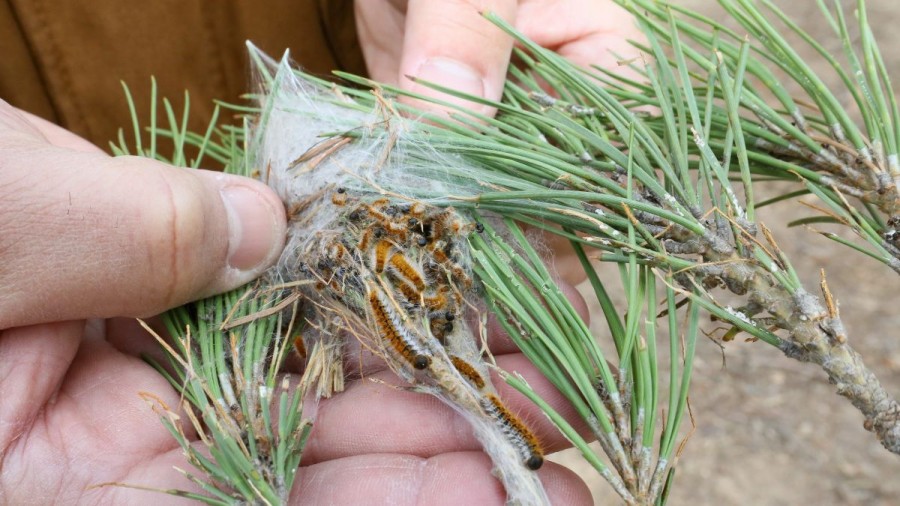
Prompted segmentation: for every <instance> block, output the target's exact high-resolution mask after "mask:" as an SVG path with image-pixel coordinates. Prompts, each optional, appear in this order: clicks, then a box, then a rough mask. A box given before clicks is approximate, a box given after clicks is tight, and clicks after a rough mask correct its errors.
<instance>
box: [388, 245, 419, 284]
mask: <svg viewBox="0 0 900 506" xmlns="http://www.w3.org/2000/svg"><path fill="white" fill-rule="evenodd" d="M390 264H391V267H393V268H395V269H397V272H398V273H399V274H400V275H401V276H402V277H404V278H406V280H407V281H409V282H410V283H412V284H413V286H415V287H416V289H417V290H419V291H420V292H422V291H425V280H424V279H423V278H422V275H421V274H419V271H418V270H416V268H415V267H413V266H412V264H410V263H409V260H407V259H406V257H405V256H403V254H402V253H394V254H393V255H391V259H390Z"/></svg>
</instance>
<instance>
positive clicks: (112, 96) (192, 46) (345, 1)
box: [0, 0, 365, 148]
mask: <svg viewBox="0 0 900 506" xmlns="http://www.w3.org/2000/svg"><path fill="white" fill-rule="evenodd" d="M260 9H262V10H260ZM354 23H355V22H354V17H353V2H352V0H337V1H334V0H332V1H329V0H269V1H266V2H254V1H251V0H214V1H209V0H207V1H204V0H153V1H150V2H128V1H122V0H0V54H2V55H3V56H2V59H3V63H2V64H0V98H3V99H4V100H6V101H8V102H10V103H12V104H13V105H15V106H17V107H20V108H22V109H25V110H27V111H30V112H33V113H35V114H37V115H39V116H42V117H44V118H47V119H49V120H51V121H54V122H56V123H58V124H60V125H62V126H64V127H66V128H68V129H70V130H72V131H74V132H75V133H77V134H79V135H81V136H83V137H85V138H87V139H88V140H90V141H92V142H94V143H95V144H97V145H99V146H101V147H104V148H105V147H107V146H108V143H109V141H110V140H113V139H115V137H116V135H117V132H118V129H119V128H122V127H126V128H128V126H129V125H130V124H131V122H130V115H129V112H128V107H127V104H126V101H125V99H124V94H123V91H122V85H121V83H122V82H125V83H126V84H127V85H128V87H129V88H130V89H131V93H132V95H133V96H134V99H135V103H136V105H137V108H138V113H139V115H140V116H141V117H143V118H144V119H146V118H147V117H148V113H149V107H150V78H151V76H155V77H156V80H157V83H158V86H159V96H160V97H167V98H169V99H170V100H171V101H172V102H173V105H174V106H175V110H176V111H181V107H182V104H183V100H182V97H183V95H184V90H187V91H188V92H189V93H190V98H191V111H192V113H191V118H192V123H191V124H190V128H192V129H193V130H195V131H196V130H200V129H203V128H204V127H205V126H206V125H205V122H206V120H207V119H208V118H209V116H210V115H211V113H212V107H213V105H212V100H213V99H221V100H225V101H230V102H235V101H237V100H238V99H239V97H240V95H241V94H242V93H244V92H246V91H248V85H249V78H248V70H247V69H248V63H247V52H246V48H245V46H244V41H245V40H248V39H249V40H252V41H253V42H254V43H255V44H256V45H257V46H259V47H260V48H261V49H263V50H264V51H266V52H267V53H269V54H271V55H273V56H275V57H279V56H280V55H281V54H282V53H283V52H284V50H285V49H287V48H290V50H291V54H292V56H293V58H294V60H295V61H297V62H298V63H300V64H301V65H302V66H303V67H304V68H306V69H307V70H308V71H310V72H313V73H316V74H321V75H326V74H327V73H328V72H330V71H331V70H334V69H341V70H346V71H349V72H354V73H363V72H365V65H364V63H363V59H362V54H361V52H360V49H359V45H358V43H357V39H356V29H355V24H354ZM126 131H128V130H126Z"/></svg>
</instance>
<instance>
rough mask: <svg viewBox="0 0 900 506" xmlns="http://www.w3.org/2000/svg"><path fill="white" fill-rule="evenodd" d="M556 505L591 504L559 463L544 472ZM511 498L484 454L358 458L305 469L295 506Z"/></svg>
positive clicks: (582, 488) (451, 502)
mask: <svg viewBox="0 0 900 506" xmlns="http://www.w3.org/2000/svg"><path fill="white" fill-rule="evenodd" d="M540 476H541V482H543V484H544V487H545V489H546V490H547V495H548V496H549V498H550V503H551V504H571V505H582V504H583V505H587V504H591V494H590V491H589V490H588V488H587V486H586V485H585V484H584V482H583V481H581V479H580V478H578V476H577V475H576V474H575V473H573V472H572V471H570V470H568V469H566V468H564V467H562V466H560V465H558V464H554V463H548V464H547V465H545V466H544V467H543V468H541V470H540ZM505 503H506V492H505V491H504V490H503V487H502V486H501V485H500V482H499V481H497V480H496V479H495V478H494V477H493V476H492V475H491V462H490V460H489V459H488V458H487V457H486V456H484V455H483V454H480V453H475V452H458V453H448V454H443V455H437V456H435V457H431V458H429V459H422V458H418V457H414V456H410V455H397V454H386V455H384V454H382V455H358V456H352V457H347V458H344V459H340V460H336V461H329V462H324V463H321V464H316V465H312V466H308V467H301V468H300V473H299V474H298V478H297V481H296V483H295V484H294V488H293V490H292V491H291V504H335V505H338V504H391V505H398V506H403V505H418V504H430V505H436V506H437V505H445V504H446V505H456V504H479V505H491V504H497V505H502V504H505Z"/></svg>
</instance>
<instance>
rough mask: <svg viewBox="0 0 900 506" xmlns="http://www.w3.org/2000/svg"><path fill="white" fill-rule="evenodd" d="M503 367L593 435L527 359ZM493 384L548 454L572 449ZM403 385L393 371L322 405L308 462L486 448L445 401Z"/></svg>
mask: <svg viewBox="0 0 900 506" xmlns="http://www.w3.org/2000/svg"><path fill="white" fill-rule="evenodd" d="M497 363H498V365H499V366H500V367H501V368H503V369H504V370H509V371H516V372H519V373H520V374H522V376H523V377H525V378H526V380H527V381H528V383H529V384H530V385H531V387H532V388H534V390H535V391H536V392H537V393H538V395H540V396H541V397H542V398H544V399H545V400H546V401H547V402H548V404H550V405H551V406H552V407H553V408H554V409H556V410H557V411H558V412H559V413H560V414H561V415H562V416H563V417H565V418H566V419H567V420H571V421H572V422H573V426H574V427H576V429H577V430H579V432H581V433H583V434H586V433H587V432H588V430H589V429H588V427H587V426H586V424H584V423H582V422H580V420H579V418H578V416H577V414H576V412H575V411H574V410H573V408H572V406H571V405H570V404H569V402H568V401H566V400H565V399H564V398H562V396H561V395H560V394H559V392H558V391H557V390H556V389H555V388H554V387H553V386H552V385H551V384H550V383H549V382H548V381H547V379H546V378H544V377H543V376H541V375H540V374H539V373H537V371H535V369H534V367H533V366H532V365H531V364H530V363H529V362H528V360H527V359H525V357H523V356H522V355H505V356H502V357H497ZM492 380H493V383H494V386H496V387H497V391H498V393H499V394H500V397H501V398H502V399H503V401H504V403H505V404H506V405H507V407H508V408H509V410H510V411H511V412H513V413H516V414H517V415H518V416H519V417H520V418H522V420H524V422H525V423H526V424H527V425H528V427H529V428H530V429H531V430H532V431H533V432H534V433H535V435H536V436H537V438H538V440H539V441H540V442H541V445H542V446H543V448H544V450H545V451H546V452H548V453H550V452H554V451H558V450H561V449H563V448H565V447H567V446H568V442H567V441H566V440H565V438H564V437H563V436H562V435H561V434H560V433H559V431H558V430H557V429H556V428H555V427H554V426H553V425H552V424H551V422H550V420H549V419H548V418H547V417H545V416H543V415H540V414H539V410H538V408H537V407H536V406H534V404H532V403H531V402H530V401H528V400H527V399H526V398H525V397H524V396H522V395H521V394H519V393H517V392H515V391H513V389H512V388H511V387H509V386H508V385H506V383H504V382H503V381H502V380H500V379H499V378H498V377H497V376H496V375H493V376H492ZM397 383H398V380H397V379H396V377H395V376H394V374H393V373H392V372H390V371H384V372H381V373H378V374H375V375H372V376H368V377H367V378H365V379H362V380H359V381H355V382H353V383H351V384H350V385H349V386H348V387H347V389H346V390H345V391H344V392H342V393H341V394H340V395H336V396H334V397H332V398H330V399H323V400H322V401H320V403H319V405H318V407H317V409H316V412H315V420H316V422H315V424H314V425H313V430H312V433H311V435H310V438H309V441H308V442H307V445H306V448H305V449H304V452H303V462H304V463H306V464H312V463H316V462H323V461H326V460H333V459H339V458H344V457H348V456H351V455H358V454H364V453H404V454H410V455H417V456H419V457H431V456H434V455H438V454H441V453H446V452H452V451H460V450H480V449H481V445H480V444H479V443H478V440H477V439H476V438H475V435H474V433H473V432H472V427H471V426H470V425H469V423H468V422H467V421H466V420H465V419H464V418H463V417H462V416H461V415H459V414H457V413H456V412H455V411H454V410H453V409H452V408H450V407H449V406H447V405H446V404H444V403H443V402H441V401H440V400H439V399H437V398H435V397H433V396H431V395H423V394H420V393H415V392H411V391H409V390H405V389H403V388H402V387H397V386H395V385H396V384H397Z"/></svg>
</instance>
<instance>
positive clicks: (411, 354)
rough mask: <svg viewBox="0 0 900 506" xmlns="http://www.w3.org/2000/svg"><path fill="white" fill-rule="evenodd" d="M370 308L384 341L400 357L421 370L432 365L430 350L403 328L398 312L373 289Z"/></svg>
mask: <svg viewBox="0 0 900 506" xmlns="http://www.w3.org/2000/svg"><path fill="white" fill-rule="evenodd" d="M369 308H370V309H371V310H372V316H373V317H374V319H375V323H376V324H377V325H378V330H379V331H380V333H381V337H382V339H384V340H386V341H388V342H390V343H391V346H392V347H393V348H394V351H396V352H397V354H398V355H400V356H401V357H403V358H404V359H406V361H407V362H409V363H410V364H412V366H413V367H415V368H416V369H419V370H421V369H425V368H427V367H428V366H429V365H431V357H430V356H429V355H430V353H429V352H428V350H426V349H425V348H424V347H423V346H422V345H421V344H420V343H417V342H416V341H415V340H414V336H412V335H411V334H410V333H409V331H408V330H407V329H406V327H404V326H403V322H402V321H400V318H399V316H398V315H397V314H396V312H395V311H391V310H390V308H388V307H385V305H384V304H382V302H381V299H380V298H379V297H378V292H377V291H376V290H374V289H371V288H370V289H369Z"/></svg>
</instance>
